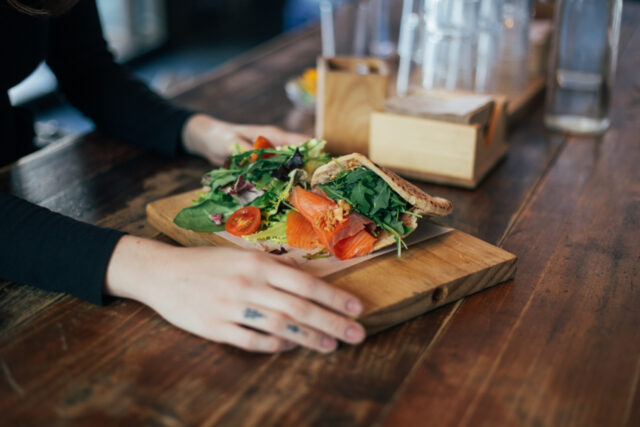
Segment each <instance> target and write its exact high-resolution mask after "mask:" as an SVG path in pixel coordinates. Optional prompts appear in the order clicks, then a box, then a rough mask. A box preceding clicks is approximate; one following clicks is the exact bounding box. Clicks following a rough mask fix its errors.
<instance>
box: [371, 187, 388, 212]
mask: <svg viewBox="0 0 640 427" xmlns="http://www.w3.org/2000/svg"><path fill="white" fill-rule="evenodd" d="M382 182H383V183H384V181H382ZM377 187H378V186H376V188H377ZM390 197H391V189H390V188H389V186H388V185H386V186H384V187H383V188H382V190H380V191H379V192H378V194H377V195H376V197H375V198H374V199H373V208H372V209H371V215H375V214H376V212H378V211H379V210H380V209H386V208H387V207H389V198H390Z"/></svg>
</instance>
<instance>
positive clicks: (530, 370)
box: [0, 4, 640, 426]
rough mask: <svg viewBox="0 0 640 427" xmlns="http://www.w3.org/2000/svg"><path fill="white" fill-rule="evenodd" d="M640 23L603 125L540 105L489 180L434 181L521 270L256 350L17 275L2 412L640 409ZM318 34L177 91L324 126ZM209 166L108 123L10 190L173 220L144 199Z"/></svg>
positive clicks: (633, 414) (42, 200)
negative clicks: (314, 106) (306, 341)
mask: <svg viewBox="0 0 640 427" xmlns="http://www.w3.org/2000/svg"><path fill="white" fill-rule="evenodd" d="M639 23H640V7H637V6H635V5H633V4H625V10H624V14H623V26H622V36H621V42H620V56H619V58H620V59H619V70H618V76H617V82H616V86H615V94H614V108H613V113H612V121H613V126H612V128H611V130H610V131H609V132H608V133H607V134H606V135H605V136H604V137H603V138H602V139H588V138H574V137H562V136H559V135H553V134H549V133H547V132H546V131H545V130H544V129H543V126H542V121H541V108H540V107H539V106H538V108H537V110H536V111H533V112H532V113H531V114H530V115H528V116H527V118H526V119H525V120H524V121H522V122H521V123H520V124H519V125H518V126H517V127H515V128H514V129H513V130H512V132H511V134H510V136H509V140H510V143H511V144H512V147H511V151H510V153H509V155H508V157H507V158H506V159H505V160H504V161H503V162H502V163H501V164H500V165H499V166H498V168H497V169H496V170H495V171H494V172H493V173H492V174H490V175H489V176H488V178H487V179H486V180H485V181H484V182H483V183H482V184H481V186H480V187H479V188H478V189H477V190H476V191H468V190H460V189H454V188H448V187H443V186H435V185H424V188H425V189H426V190H427V191H429V192H433V193H435V194H438V195H441V196H444V197H447V198H449V199H451V200H452V201H453V203H454V206H455V207H456V210H455V213H454V215H453V216H452V217H451V218H450V219H449V220H448V223H449V224H451V225H453V226H455V227H457V228H459V229H461V230H463V231H465V232H468V233H471V234H473V235H476V236H478V237H480V238H482V239H484V240H487V241H489V242H492V243H494V244H497V245H499V246H502V247H504V248H505V249H507V250H508V251H510V252H513V253H515V254H517V255H518V257H519V269H518V273H517V276H516V279H515V280H514V281H512V282H508V283H506V284H503V285H500V286H497V287H495V288H492V289H489V290H487V291H485V292H482V293H479V294H476V295H474V296H472V297H469V298H467V299H465V300H462V301H459V302H457V303H455V304H451V305H449V306H445V307H442V308H441V309H439V310H437V311H434V312H431V313H428V314H426V315H424V316H421V317H419V318H417V319H415V320H413V321H410V322H407V323H405V324H403V325H400V326H398V327H395V328H393V329H390V330H388V331H386V332H383V333H380V334H378V335H375V336H373V337H371V338H370V339H368V340H367V341H366V342H365V343H364V344H362V345H360V346H358V347H343V348H341V349H340V350H339V351H337V352H336V353H335V354H332V355H329V356H323V355H319V354H315V353H312V352H309V351H305V350H295V351H293V352H290V353H287V354H282V355H273V356H265V355H256V354H249V353H245V352H243V351H240V350H237V349H234V348H231V347H228V346H224V345H218V344H214V343H210V342H207V341H204V340H202V339H199V338H197V337H194V336H192V335H189V334H187V333H185V332H182V331H180V330H178V329H176V328H174V327H172V326H170V325H169V324H168V323H167V322H165V321H164V320H163V319H161V318H160V317H159V316H158V315H156V314H155V313H154V312H153V311H152V310H150V309H148V308H146V307H144V306H142V305H140V304H137V303H135V302H132V301H125V300H118V301H115V302H113V303H112V304H110V305H108V306H107V307H104V308H101V307H96V306H92V305H90V304H88V303H85V302H82V301H79V300H77V299H74V298H72V297H67V296H62V295H59V294H51V293H45V292H42V291H39V290H36V289H33V288H30V287H27V286H22V285H18V284H14V283H2V284H0V294H1V297H0V365H1V366H0V368H1V373H0V424H2V425H17V424H24V425H37V424H51V423H53V422H54V421H55V422H57V423H58V424H66V423H77V424H86V425H99V424H115V423H122V424H128V425H146V424H156V425H185V424H187V425H195V424H203V425H294V426H299V425H307V424H312V425H332V426H334V425H361V426H368V425H388V426H412V425H427V424H429V425H469V426H475V425H491V426H497V425H500V426H502V425H531V426H540V425H557V426H568V425H575V426H586V425H592V426H603V425H629V426H632V425H636V426H637V425H640V389H639V388H640V387H639V385H638V382H639V378H640V278H639V276H640V74H639V72H638V70H640V26H639ZM319 44H320V42H319V31H318V30H317V28H312V29H309V30H306V31H303V32H300V33H297V34H290V35H286V36H284V37H282V38H279V39H276V40H275V41H273V42H270V43H268V44H266V45H264V46H262V47H260V48H259V49H257V50H254V51H252V52H250V53H249V54H247V55H245V56H243V57H241V58H238V59H237V60H235V61H233V62H231V63H229V64H227V65H225V66H223V67H221V68H219V69H217V70H216V71H214V72H213V73H212V74H210V75H208V76H206V77H205V78H203V79H202V80H201V81H199V82H198V83H197V84H196V85H194V86H192V87H190V88H186V89H185V90H183V91H182V92H181V93H180V94H179V95H178V96H177V97H176V101H177V102H179V103H180V104H184V105H188V106H190V107H192V108H197V109H201V110H203V111H206V112H208V113H211V114H213V115H215V116H217V117H221V118H223V119H227V120H232V121H238V122H259V123H270V124H277V125H282V126H285V127H288V128H289V129H293V130H302V131H304V130H307V131H309V130H310V129H312V122H311V119H310V118H309V117H304V116H301V115H299V114H298V113H296V112H295V111H293V109H292V107H291V105H290V103H289V102H288V101H287V99H286V98H285V93H284V90H283V85H284V82H285V81H286V79H287V78H288V77H290V76H291V75H295V74H297V73H300V72H301V71H302V70H303V69H304V68H305V67H308V66H312V65H313V64H314V61H315V57H316V55H317V54H318V49H319ZM208 167H209V166H208V165H207V164H206V163H205V162H204V161H202V160H199V159H195V158H187V157H185V158H181V159H179V160H175V161H171V160H167V159H164V158H161V157H158V156H155V155H152V154H149V153H147V152H144V151H142V150H140V149H137V148H131V147H129V146H126V145H123V144H121V143H119V142H117V141H112V140H109V139H108V138H105V137H104V136H100V135H95V134H94V135H88V136H86V137H83V138H80V139H76V140H73V141H68V142H65V143H63V144H61V145H58V146H55V147H51V148H49V149H46V150H44V151H43V152H41V153H37V154H35V155H33V156H31V157H29V158H27V159H25V160H24V161H22V162H20V163H19V164H17V165H15V166H13V167H12V168H10V169H5V170H3V171H1V172H0V190H2V191H10V192H12V193H14V194H16V195H19V196H21V197H24V198H26V199H28V200H31V201H33V202H36V203H39V204H41V205H43V206H46V207H48V208H51V209H53V210H56V211H59V212H62V213H64V214H66V215H70V216H72V217H74V218H78V219H81V220H83V221H88V222H91V223H95V224H99V225H102V226H109V227H114V228H119V229H122V230H126V231H128V232H130V233H133V234H137V235H141V236H149V237H157V233H156V232H155V231H154V230H153V229H152V228H151V227H150V226H149V225H148V224H147V223H146V222H145V213H144V206H145V204H146V203H148V202H149V201H152V200H155V199H158V198H161V197H164V196H167V195H170V194H175V193H178V192H182V191H186V190H189V189H192V188H194V187H195V186H196V185H198V181H199V177H200V175H201V174H202V173H203V172H204V171H206V170H207V169H208ZM2 244H4V245H10V244H11V242H2Z"/></svg>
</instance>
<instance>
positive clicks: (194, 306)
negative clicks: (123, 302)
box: [105, 236, 365, 353]
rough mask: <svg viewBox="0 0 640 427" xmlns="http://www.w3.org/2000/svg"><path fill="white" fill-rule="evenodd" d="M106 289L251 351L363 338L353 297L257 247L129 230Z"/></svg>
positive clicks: (324, 348) (320, 346) (324, 346)
mask: <svg viewBox="0 0 640 427" xmlns="http://www.w3.org/2000/svg"><path fill="white" fill-rule="evenodd" d="M105 290H106V292H107V293H109V294H111V295H114V296H121V297H126V298H132V299H136V300H138V301H140V302H143V303H145V304H147V305H149V306H150V307H151V308H153V309H154V310H156V311H157V312H158V313H159V314H160V315H162V316H163V317H164V318H165V319H167V320H168V321H169V322H171V323H173V324H174V325H176V326H178V327H180V328H182V329H185V330H187V331H189V332H192V333H194V334H196V335H199V336H201V337H204V338H207V339H210V340H212V341H217V342H221V343H227V344H231V345H233V346H236V347H240V348H243V349H246V350H249V351H256V352H268V353H272V352H279V351H283V350H288V349H290V348H293V347H295V346H297V345H302V346H304V347H308V348H310V349H313V350H317V351H320V352H323V353H326V352H330V351H333V350H335V349H336V346H337V340H341V341H345V342H348V343H351V344H357V343H360V342H361V341H362V340H363V339H364V338H365V331H364V328H363V327H362V326H361V325H360V324H359V323H357V322H356V321H355V320H353V319H352V318H351V317H352V316H357V315H358V314H360V312H361V311H362V304H361V302H360V301H359V300H358V299H357V298H356V297H354V296H352V295H350V294H348V293H347V292H344V291H342V290H340V289H337V288H335V287H332V286H330V285H328V284H327V283H325V282H323V281H322V280H320V279H318V278H315V277H313V276H310V275H308V274H306V273H304V272H302V271H300V270H298V269H296V268H293V267H291V266H290V265H287V264H286V263H284V262H283V261H281V260H280V259H278V258H277V257H276V256H272V255H268V254H266V253H262V252H257V251H246V250H239V249H231V248H213V247H199V248H178V247H173V246H169V245H166V244H164V243H160V242H156V241H152V240H148V239H143V238H139V237H133V236H124V237H123V238H122V239H121V240H120V242H119V243H118V245H117V246H116V249H115V250H114V253H113V256H112V258H111V261H110V264H109V268H108V270H107V278H106V283H105ZM257 331H262V333H261V332H257Z"/></svg>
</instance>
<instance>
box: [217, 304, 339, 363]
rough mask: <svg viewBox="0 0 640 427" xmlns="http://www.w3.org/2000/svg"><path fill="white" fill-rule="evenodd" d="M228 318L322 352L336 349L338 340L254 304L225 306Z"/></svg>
mask: <svg viewBox="0 0 640 427" xmlns="http://www.w3.org/2000/svg"><path fill="white" fill-rule="evenodd" d="M225 311H226V312H227V313H226V315H227V316H228V317H227V318H228V319H229V320H230V321H233V322H236V323H239V324H241V325H246V326H250V327H252V328H255V329H259V330H261V331H264V332H268V333H270V334H272V335H274V336H276V337H278V339H281V340H284V341H285V342H293V343H297V344H300V345H302V346H304V347H307V348H310V349H312V350H316V351H319V352H322V353H328V352H331V351H334V350H335V349H336V347H337V346H338V343H337V341H336V340H335V339H334V338H332V337H330V336H328V335H326V334H323V333H321V332H318V331H316V330H314V329H312V328H310V327H308V326H305V325H303V324H300V323H298V322H296V321H294V320H293V319H291V318H290V317H289V316H286V315H284V314H282V313H279V312H277V311H275V310H271V309H269V308H265V307H262V306H258V305H253V304H231V305H229V306H228V307H227V308H225Z"/></svg>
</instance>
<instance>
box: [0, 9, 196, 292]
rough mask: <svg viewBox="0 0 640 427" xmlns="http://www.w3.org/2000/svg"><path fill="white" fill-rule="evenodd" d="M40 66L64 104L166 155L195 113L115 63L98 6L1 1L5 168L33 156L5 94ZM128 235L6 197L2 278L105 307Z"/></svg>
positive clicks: (28, 128)
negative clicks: (56, 10) (113, 264)
mask: <svg viewBox="0 0 640 427" xmlns="http://www.w3.org/2000/svg"><path fill="white" fill-rule="evenodd" d="M43 60H45V61H46V62H47V64H48V65H49V67H50V68H51V69H52V71H53V72H54V73H55V75H56V77H57V79H58V84H59V87H60V89H61V90H62V92H63V93H64V94H65V95H66V97H67V99H68V100H69V101H70V102H71V103H72V104H73V105H74V106H75V107H77V108H78V109H79V110H80V111H81V112H82V113H84V114H85V115H87V116H88V117H90V118H91V119H92V120H93V121H94V122H95V123H96V126H97V128H98V129H99V130H101V131H102V132H104V133H106V134H108V135H111V136H114V137H116V138H118V139H121V140H125V141H128V142H131V143H133V144H136V145H138V146H141V147H145V148H149V149H151V150H154V151H157V152H160V153H163V154H166V155H168V156H175V155H176V154H177V153H178V151H179V148H180V134H181V132H182V128H183V126H184V123H185V121H186V120H187V119H188V118H189V117H190V116H191V115H192V114H193V113H192V112H190V111H187V110H183V109H179V108H176V107H174V106H172V105H171V104H170V103H168V102H167V101H165V100H164V99H162V98H161V97H159V96H157V95H156V94H154V93H153V92H151V91H150V90H149V89H148V88H147V87H146V86H145V85H144V84H143V83H141V82H139V81H137V80H136V79H134V78H133V77H131V76H130V75H129V74H128V73H127V72H126V71H125V70H124V69H123V68H122V67H121V66H120V65H118V64H116V63H115V62H114V59H113V56H112V55H111V53H110V52H109V51H108V49H107V45H106V42H105V40H104V38H103V36H102V30H101V27H100V21H99V18H98V13H97V9H96V5H95V1H94V0H81V1H79V3H78V4H77V5H76V6H74V7H73V8H72V9H71V10H70V11H68V12H67V13H65V14H64V15H61V16H56V17H47V18H42V17H33V16H28V15H24V14H21V13H19V12H17V11H15V10H13V9H12V8H11V7H10V6H8V5H7V3H6V2H5V1H4V0H0V166H2V165H4V164H8V163H10V162H12V161H14V160H16V159H17V158H19V157H20V156H22V155H24V154H26V153H28V152H30V151H32V148H31V144H32V138H33V130H32V129H33V123H32V122H31V118H30V117H29V114H28V113H26V111H25V110H23V109H20V108H15V107H12V106H11V104H10V102H9V97H8V94H7V91H8V90H9V89H10V88H11V87H13V86H15V85H16V84H17V83H19V82H20V81H22V80H23V79H24V78H25V77H27V76H28V75H29V74H30V73H31V72H32V71H33V70H34V69H35V68H36V67H37V66H38V65H39V64H40V62H42V61H43ZM121 236H122V232H120V231H117V230H110V229H104V228H99V227H95V226H92V225H88V224H84V223H81V222H79V221H75V220H73V219H70V218H66V217H64V216H62V215H59V214H56V213H53V212H51V211H49V210H47V209H44V208H41V207H38V206H36V205H33V204H31V203H28V202H26V201H24V200H20V199H18V198H16V197H13V196H11V195H8V194H5V193H1V192H0V242H2V244H0V278H2V279H5V280H11V281H15V282H20V283H27V284H30V285H33V286H37V287H40V288H43V289H47V290H54V291H63V292H67V293H70V294H72V295H75V296H78V297H80V298H83V299H86V300H88V301H91V302H93V303H98V304H99V303H101V302H102V288H103V283H104V277H105V272H106V269H107V265H108V262H109V259H110V257H111V253H112V252H113V248H114V246H115V245H116V243H117V241H118V240H119V238H120V237H121ZM79 260H80V261H81V262H79Z"/></svg>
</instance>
